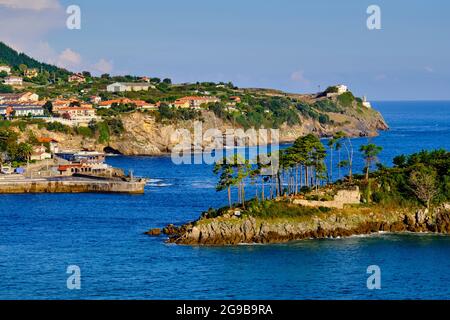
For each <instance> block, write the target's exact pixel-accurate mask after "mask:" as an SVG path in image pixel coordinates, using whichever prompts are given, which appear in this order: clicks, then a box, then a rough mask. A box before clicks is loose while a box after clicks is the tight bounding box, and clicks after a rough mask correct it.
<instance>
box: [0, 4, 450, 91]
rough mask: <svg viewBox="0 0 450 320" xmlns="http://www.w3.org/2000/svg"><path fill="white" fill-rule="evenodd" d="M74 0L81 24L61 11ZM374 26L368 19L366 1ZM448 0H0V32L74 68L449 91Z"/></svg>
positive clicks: (182, 78)
mask: <svg viewBox="0 0 450 320" xmlns="http://www.w3.org/2000/svg"><path fill="white" fill-rule="evenodd" d="M71 4H76V5H79V6H80V8H81V13H82V16H81V22H82V25H81V30H69V29H67V28H66V27H65V20H66V18H67V14H66V13H65V10H66V8H67V6H69V5H71ZM371 4H376V5H379V6H380V8H381V22H382V29H381V30H373V31H370V30H368V29H367V27H366V19H367V17H368V14H367V13H366V9H367V7H368V6H369V5H371ZM449 16H450V2H448V1H444V0H441V1H439V0H434V1H400V0H396V1H392V0H390V1H376V0H372V1H365V0H346V1H339V3H338V1H332V0H328V1H325V0H315V1H299V0H276V1H275V0H265V1H257V0H240V1H237V0H227V1H216V0H215V1H211V0H191V1H182V0H165V1H151V0H150V1H139V0H128V1H92V0H91V1H87V0H71V1H65V0H60V1H58V0H21V1H16V0H0V39H1V40H3V41H5V42H6V43H10V44H11V45H13V46H14V47H15V48H17V49H19V50H21V51H24V52H26V53H29V54H31V55H33V56H35V57H37V58H39V59H42V60H45V61H48V62H52V63H56V64H58V65H61V66H65V67H67V68H70V69H71V70H85V69H87V70H90V71H93V72H94V73H97V74H99V73H101V72H109V73H111V74H137V75H149V76H157V77H170V78H172V79H173V80H174V81H175V82H192V81H225V82H227V81H232V82H233V83H235V84H236V85H238V86H241V87H271V88H277V89H282V90H286V91H290V92H300V93H301V92H315V91H317V90H318V86H319V85H320V86H321V88H324V87H326V86H328V85H331V84H336V83H345V84H347V85H348V86H349V87H350V89H351V90H352V91H354V92H355V93H356V94H358V95H367V96H368V98H369V99H371V100H428V99H433V100H443V99H450V90H449V89H450V41H449V39H450V19H449Z"/></svg>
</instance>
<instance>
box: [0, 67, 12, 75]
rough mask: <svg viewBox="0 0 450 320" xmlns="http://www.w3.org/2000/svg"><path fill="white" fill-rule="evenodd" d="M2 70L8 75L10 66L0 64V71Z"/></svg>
mask: <svg viewBox="0 0 450 320" xmlns="http://www.w3.org/2000/svg"><path fill="white" fill-rule="evenodd" d="M2 71H4V72H6V73H7V74H8V75H9V74H11V67H10V66H5V65H3V66H0V72H2Z"/></svg>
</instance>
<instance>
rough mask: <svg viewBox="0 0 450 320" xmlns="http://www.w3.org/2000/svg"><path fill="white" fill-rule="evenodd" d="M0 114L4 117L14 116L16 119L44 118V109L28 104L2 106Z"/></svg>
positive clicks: (0, 106)
mask: <svg viewBox="0 0 450 320" xmlns="http://www.w3.org/2000/svg"><path fill="white" fill-rule="evenodd" d="M0 114H1V115H2V116H10V115H13V116H14V117H28V116H32V117H42V116H44V108H42V107H41V106H37V105H26V104H17V105H14V104H3V105H1V104H0Z"/></svg>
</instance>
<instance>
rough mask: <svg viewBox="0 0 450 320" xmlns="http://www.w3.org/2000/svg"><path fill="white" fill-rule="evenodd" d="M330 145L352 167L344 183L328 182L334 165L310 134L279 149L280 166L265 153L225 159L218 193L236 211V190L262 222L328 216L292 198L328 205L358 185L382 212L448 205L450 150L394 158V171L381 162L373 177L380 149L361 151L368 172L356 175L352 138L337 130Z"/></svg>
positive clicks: (367, 200)
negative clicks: (249, 188) (250, 190)
mask: <svg viewBox="0 0 450 320" xmlns="http://www.w3.org/2000/svg"><path fill="white" fill-rule="evenodd" d="M328 147H329V152H330V153H331V154H330V157H332V153H333V151H338V155H339V163H340V166H342V167H344V165H343V164H342V163H343V162H344V161H345V166H349V167H350V168H349V175H348V177H347V179H346V180H338V181H337V182H336V183H334V184H330V181H331V179H330V177H332V176H333V173H332V165H330V168H329V169H330V170H329V171H327V169H326V166H325V163H324V159H325V157H326V149H325V147H324V146H323V144H322V142H321V141H320V140H319V139H318V138H317V137H315V136H313V135H311V134H310V135H306V136H303V137H300V138H298V139H297V140H296V141H295V143H294V144H293V145H292V146H291V147H289V148H287V149H284V150H281V151H279V153H278V161H276V163H267V161H262V159H267V157H265V156H262V155H260V156H259V157H258V159H255V161H252V162H250V161H249V160H244V159H242V158H240V157H238V156H234V157H233V158H229V159H223V160H222V161H221V162H219V163H217V164H216V165H215V167H214V173H215V174H217V175H218V177H219V180H218V183H217V187H216V190H217V191H223V190H227V194H228V203H229V205H228V207H229V208H232V207H233V201H232V189H233V188H234V187H235V188H237V190H238V204H237V205H234V206H237V207H240V208H242V209H243V210H244V213H245V214H249V215H252V216H255V217H264V218H268V217H294V216H295V217H298V216H302V215H307V214H317V213H319V212H327V211H328V210H329V209H326V208H315V209H312V208H303V207H299V206H293V205H291V204H290V203H289V199H290V198H293V197H297V196H300V195H301V196H302V197H303V199H306V200H316V201H330V200H333V197H334V195H335V190H337V189H339V188H349V187H351V186H355V185H357V186H359V188H360V190H361V192H362V194H363V201H364V202H365V203H366V204H367V205H370V203H375V205H382V206H383V207H384V208H399V207H406V208H409V207H417V206H421V205H423V206H425V207H427V208H430V207H431V206H432V205H438V204H441V203H444V202H448V201H450V152H447V151H445V150H436V151H422V152H420V153H416V154H412V155H410V156H405V155H401V156H398V157H396V158H395V159H394V167H393V168H386V167H384V166H382V165H380V164H378V166H377V167H378V169H377V170H376V171H375V172H372V173H371V172H370V167H371V166H372V165H373V164H374V163H375V162H376V161H377V155H378V154H379V153H380V152H381V150H382V148H381V147H379V146H376V145H375V144H373V143H368V144H367V145H364V146H362V147H361V148H360V152H361V153H362V155H363V157H364V161H365V165H366V166H365V173H364V175H357V176H355V177H353V174H352V170H351V164H352V162H353V149H352V145H351V141H350V139H348V138H347V137H345V135H344V134H343V133H342V132H338V133H337V134H336V135H335V136H334V137H333V138H332V139H330V140H329V142H328ZM343 147H345V148H346V149H347V151H348V159H347V160H343V161H341V160H340V150H341V149H342V148H343ZM272 160H273V159H272ZM253 162H254V163H253ZM339 175H340V172H339ZM326 182H328V183H326ZM247 183H251V184H253V185H255V189H256V196H255V198H253V199H251V200H247V199H246V195H245V185H246V184H247ZM267 187H268V189H269V191H268V192H267V191H266V190H267ZM274 199H276V201H274ZM283 199H284V200H283ZM286 201H287V202H286ZM227 212H228V211H227V210H226V209H225V208H222V209H220V210H218V211H214V210H212V211H211V210H210V211H209V212H208V213H207V216H208V217H212V216H217V215H221V214H224V213H227Z"/></svg>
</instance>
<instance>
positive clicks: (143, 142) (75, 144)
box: [23, 109, 389, 156]
mask: <svg viewBox="0 0 450 320" xmlns="http://www.w3.org/2000/svg"><path fill="white" fill-rule="evenodd" d="M352 112H353V111H352ZM328 115H329V117H330V119H332V120H333V121H334V124H327V125H324V124H321V123H319V122H318V121H315V120H312V119H308V118H304V119H302V122H301V125H295V126H288V125H287V124H284V125H283V126H281V127H280V128H279V129H280V130H279V132H280V142H281V143H290V142H293V141H294V140H295V139H296V138H298V137H299V136H303V135H306V134H309V133H313V134H314V135H316V136H319V137H328V136H331V135H333V134H334V133H336V132H337V131H344V132H345V133H346V134H347V135H348V136H350V137H363V136H376V135H377V134H378V131H379V130H388V129H389V127H388V125H387V124H386V122H385V121H384V119H383V117H382V115H381V114H380V113H379V112H377V111H375V110H373V109H367V110H365V113H363V114H359V113H357V112H356V111H355V112H354V113H350V114H337V113H328ZM202 118H203V121H202V128H203V130H208V129H218V130H220V131H221V132H225V131H226V130H227V129H236V128H237V127H236V126H234V125H233V124H232V123H229V122H227V121H224V120H222V119H219V118H218V117H216V116H215V115H214V113H213V112H211V111H203V112H202ZM120 119H121V121H122V123H123V126H124V132H123V133H122V134H121V135H118V136H112V137H111V140H110V141H108V142H105V143H100V142H98V141H97V140H96V139H95V138H91V137H85V136H80V135H68V134H65V133H62V132H54V131H52V132H50V131H47V130H46V129H44V128H39V127H38V126H37V125H31V126H30V131H29V132H27V133H26V134H25V135H24V136H23V139H27V138H28V136H27V134H30V133H32V134H34V135H35V136H51V137H52V138H54V139H56V140H58V141H59V142H60V147H61V148H62V149H64V150H76V149H80V148H81V149H88V150H96V151H101V152H105V151H106V152H108V153H116V154H121V155H126V156H158V155H164V154H167V153H170V152H171V151H172V149H173V148H174V147H175V146H177V145H180V144H181V143H182V142H183V139H185V135H186V130H188V131H189V132H191V135H192V136H193V132H194V121H178V122H174V123H161V122H158V121H157V120H156V119H155V117H154V116H153V115H152V114H151V113H145V112H133V113H130V114H123V115H121V116H120ZM213 140H214V139H213V138H211V137H210V138H205V139H203V141H202V145H201V147H202V148H203V149H210V148H214V147H217V146H216V145H214V141H213ZM257 143H258V142H257V141H248V145H249V146H254V145H256V144H257ZM259 143H260V144H261V142H259Z"/></svg>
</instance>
